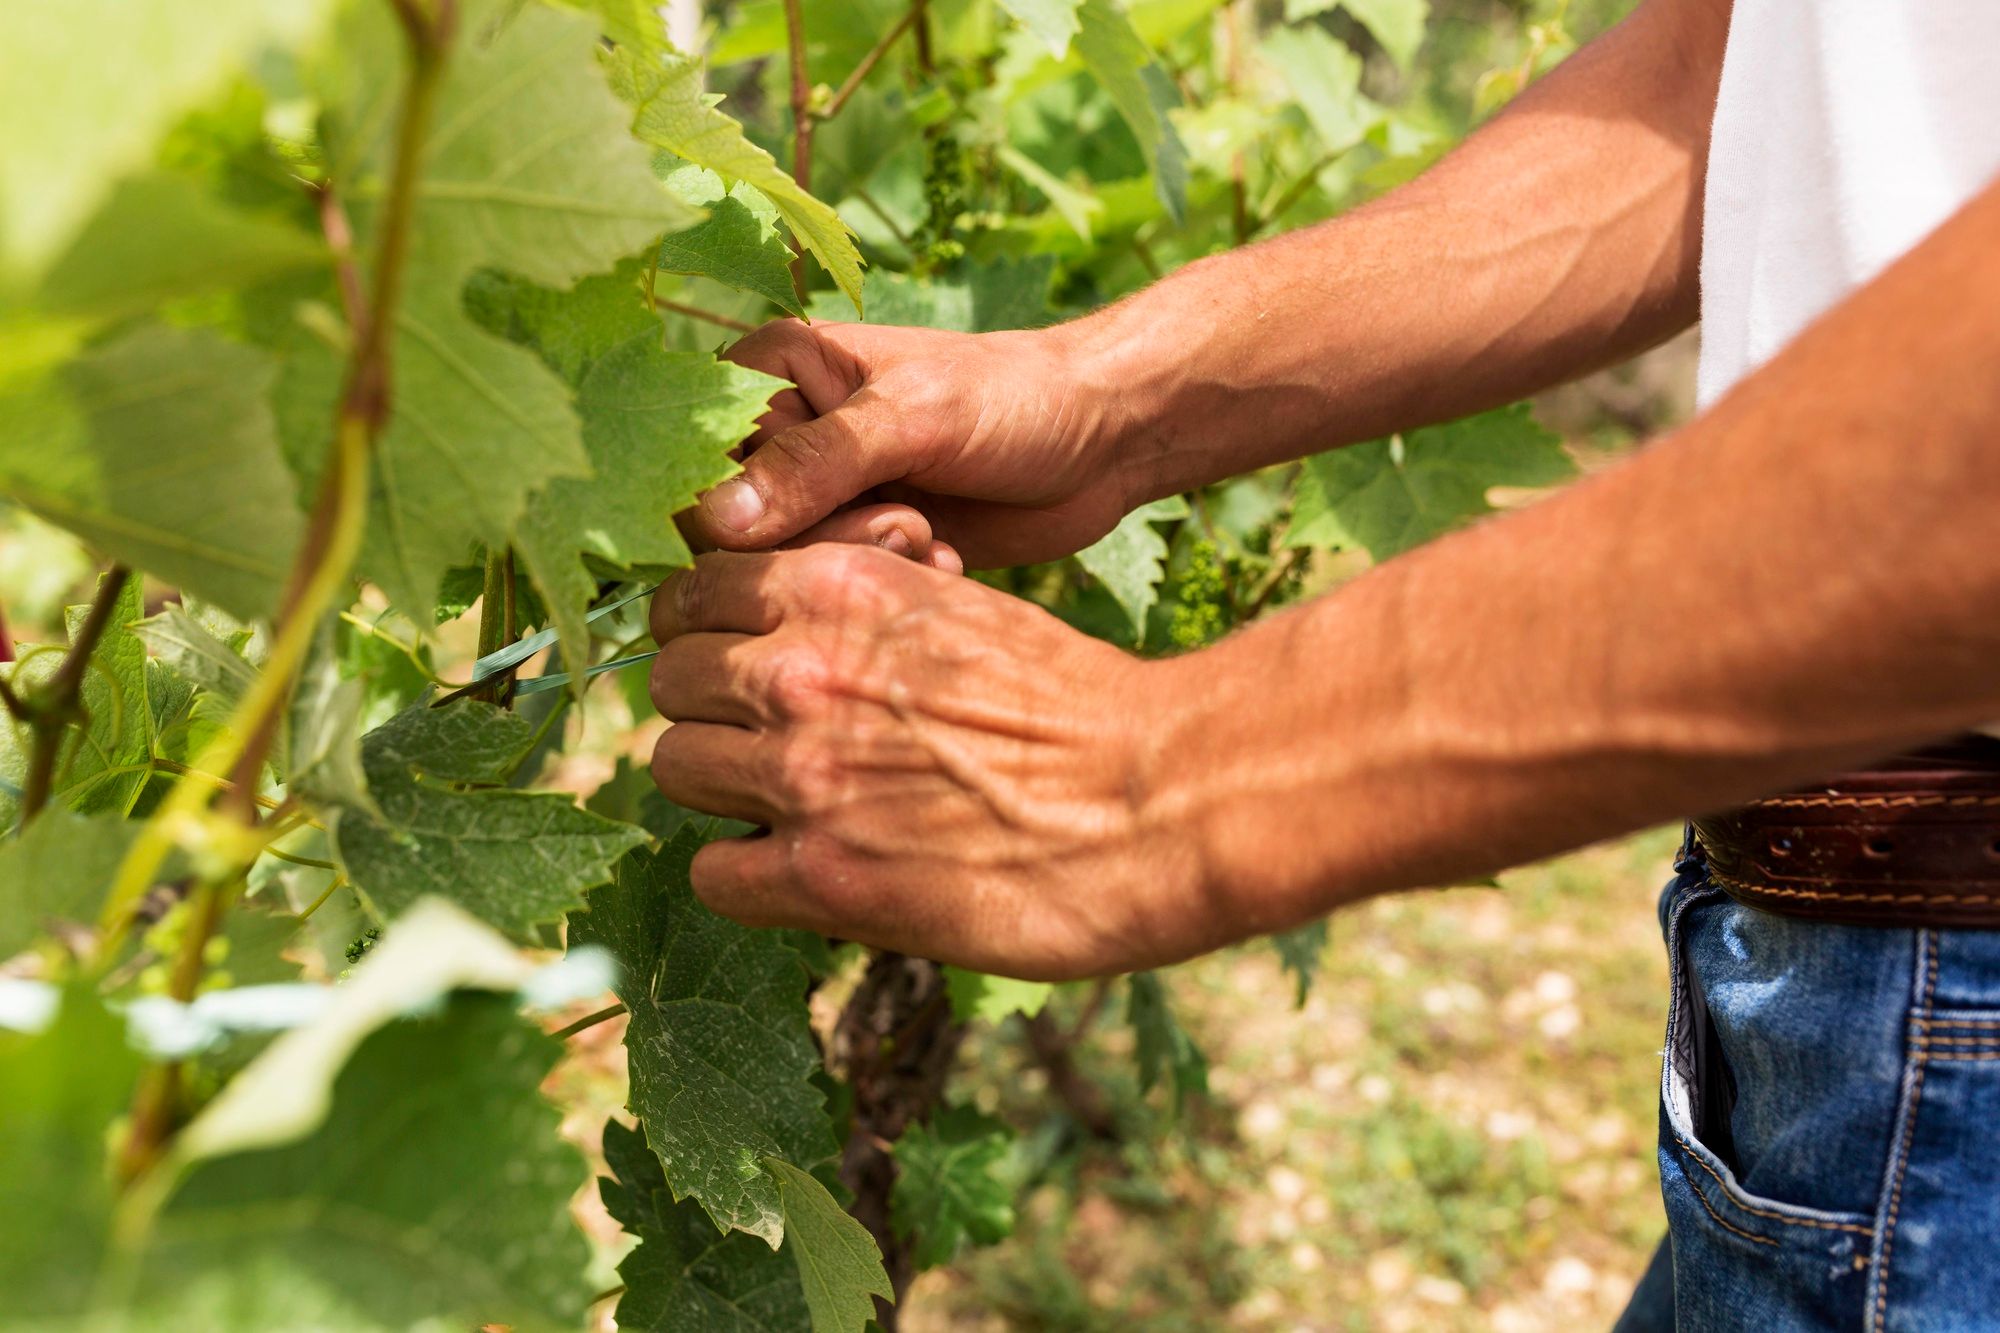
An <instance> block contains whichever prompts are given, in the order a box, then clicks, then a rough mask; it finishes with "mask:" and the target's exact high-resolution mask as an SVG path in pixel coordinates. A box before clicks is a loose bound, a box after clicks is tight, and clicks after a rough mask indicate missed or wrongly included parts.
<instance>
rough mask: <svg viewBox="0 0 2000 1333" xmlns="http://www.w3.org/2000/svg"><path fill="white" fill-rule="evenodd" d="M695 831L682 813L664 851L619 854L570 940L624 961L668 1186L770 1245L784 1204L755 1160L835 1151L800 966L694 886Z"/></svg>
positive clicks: (776, 941)
mask: <svg viewBox="0 0 2000 1333" xmlns="http://www.w3.org/2000/svg"><path fill="white" fill-rule="evenodd" d="M700 845H701V841H700V839H699V837H698V836H697V835H696V834H695V833H694V831H693V830H692V829H690V828H688V827H685V826H683V827H682V828H681V829H680V830H679V831H678V832H677V833H676V834H675V835H674V837H673V839H672V840H671V841H670V842H668V843H666V844H665V845H664V846H663V847H662V848H661V849H660V850H659V851H658V852H653V851H649V850H646V849H644V848H641V849H639V850H636V851H633V852H631V853H629V854H627V855H626V857H625V859H624V860H622V861H620V862H619V863H618V869H617V875H616V877H615V878H614V879H613V881H612V883H611V884H609V885H607V886H606V887H604V888H601V889H598V890H597V891H596V892H594V893H592V894H591V895H590V909H589V911H587V912H580V913H577V914H575V915H573V916H571V917H570V940H571V943H572V945H575V944H578V943H586V944H597V945H601V946H602V947H604V948H605V949H608V950H609V951H610V952H611V954H612V956H613V957H615V958H616V959H617V960H618V964H619V972H620V980H619V982H618V985H617V987H616V989H617V992H618V998H619V999H620V1000H623V1001H624V1002H625V1007H626V1008H627V1009H628V1010H630V1011H631V1013H630V1018H629V1019H628V1026H627V1028H626V1033H625V1049H626V1056H627V1059H628V1061H629V1064H630V1070H631V1083H632V1093H631V1106H632V1109H633V1111H634V1112H635V1113H636V1114H637V1115H638V1116H639V1119H640V1121H641V1122H642V1123H643V1124H644V1125H645V1127H646V1139H647V1142H649V1143H651V1144H652V1145H653V1150H654V1152H656V1153H657V1154H658V1155H659V1158H660V1164H661V1167H662V1168H663V1169H664V1171H665V1172H666V1178H667V1182H668V1184H669V1185H671V1186H672V1188H673V1191H674V1194H675V1195H676V1196H677V1197H680V1198H689V1197H692V1198H693V1199H695V1200H696V1201H697V1202H698V1203H700V1204H701V1206H702V1208H703V1209H704V1210H705V1211H706V1212H707V1213H708V1215H709V1216H710V1217H711V1218H713V1219H714V1221H715V1224H716V1225H717V1226H718V1227H721V1228H723V1229H725V1230H727V1229H729V1228H732V1227H734V1228H736V1229H739V1230H742V1231H748V1232H750V1233H751V1234H753V1235H756V1236H759V1237H761V1238H763V1240H764V1241H765V1242H766V1243H767V1244H769V1245H771V1246H772V1247H774V1248H775V1247H776V1246H777V1244H778V1243H779V1241H780V1240H781V1239H782V1238H783V1237H784V1234H785V1209H784V1204H783V1201H782V1200H781V1199H780V1198H779V1193H778V1186H777V1181H776V1179H775V1178H774V1177H773V1176H772V1175H771V1174H769V1173H768V1172H766V1171H764V1170H762V1169H761V1168H760V1163H761V1162H763V1161H764V1159H765V1158H767V1157H782V1158H784V1159H785V1160H787V1161H790V1162H793V1163H797V1164H799V1165H801V1166H803V1167H805V1168H808V1169H810V1168H811V1167H814V1166H817V1165H818V1164H820V1163H821V1162H823V1161H825V1160H827V1159H828V1158H829V1157H831V1156H832V1155H833V1152H834V1140H833V1132H832V1129H831V1127H830V1126H829V1124H828V1122H827V1117H826V1111H825V1109H824V1107H823V1106H822V1102H821V1097H820V1093H819V1090H818V1089H817V1088H815V1087H814V1086H813V1084H812V1083H811V1082H810V1078H811V1075H812V1073H813V1071H814V1070H815V1069H817V1068H818V1067H819V1053H818V1050H817V1049H816V1048H815V1047H814V1045H813V1040H812V1032H811V1028H810V1026H809V1024H808V1022H807V1016H806V971H805V967H804V966H803V964H801V963H800V961H799V957H798V955H797V954H795V953H793V952H792V950H791V949H789V948H787V947H786V946H785V945H784V943H783V942H782V940H781V939H780V937H779V936H778V934H777V933H776V932H773V931H760V930H750V929H748V928H746V927H743V926H739V925H737V924H736V923H735V922H733V921H729V920H727V919H725V918H723V917H719V916H717V915H715V913H713V912H711V911H709V910H708V909H707V908H706V907H703V906H702V905H701V903H700V902H699V901H698V900H697V899H696V898H695V896H694V890H693V889H692V888H691V887H690V886H689V883H688V866H689V864H690V862H692V860H693V859H694V854H695V851H696V850H697V849H698V848H699V847H700Z"/></svg>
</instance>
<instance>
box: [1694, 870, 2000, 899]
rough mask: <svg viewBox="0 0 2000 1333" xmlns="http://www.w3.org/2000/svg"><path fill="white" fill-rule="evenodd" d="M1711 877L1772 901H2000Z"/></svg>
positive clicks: (1973, 895)
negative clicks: (1796, 886) (1784, 886)
mask: <svg viewBox="0 0 2000 1333" xmlns="http://www.w3.org/2000/svg"><path fill="white" fill-rule="evenodd" d="M1708 877H1709V878H1710V879H1711V880H1714V881H1715V882H1716V883H1717V884H1720V885H1721V886H1722V887H1723V888H1725V889H1734V890H1736V891H1737V892H1738V893H1746V894H1750V895H1752V896H1753V897H1754V896H1759V895H1761V896H1764V897H1770V898H1824V899H1828V900H1830V901H1834V902H1850V903H1942V904H1946V905H1950V904H1954V903H1994V902H2000V894H1993V893H1961V894H1950V893H1841V892H1838V891H1836V890H1826V889H1781V888H1773V887H1767V886H1765V885H1761V884H1746V883H1745V882H1743V881H1742V880H1740V879H1732V878H1731V877H1730V876H1728V875H1725V874H1722V873H1721V872H1720V871H1718V870H1716V869H1715V867H1713V866H1710V867H1709V871H1708Z"/></svg>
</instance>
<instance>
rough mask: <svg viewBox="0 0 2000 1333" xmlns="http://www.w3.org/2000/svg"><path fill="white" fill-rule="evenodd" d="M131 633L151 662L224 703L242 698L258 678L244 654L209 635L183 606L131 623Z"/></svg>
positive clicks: (173, 607)
mask: <svg viewBox="0 0 2000 1333" xmlns="http://www.w3.org/2000/svg"><path fill="white" fill-rule="evenodd" d="M132 633H134V634H136V635H138V636H139V641H140V642H141V643H144V644H145V645H146V646H147V647H148V648H150V649H152V651H153V657H154V660H156V661H159V662H163V663H165V664H166V665H167V666H168V667H170V668H172V669H173V671H174V672H175V674H177V675H179V676H180V677H181V679H183V680H185V681H187V682H188V683H189V684H191V685H193V686H195V687H196V688H197V689H203V690H207V691H209V692H210V693H211V694H214V695H217V696H219V697H220V698H221V699H223V700H224V701H225V702H227V703H232V704H233V703H235V702H236V701H237V700H238V699H241V698H242V697H243V692H244V691H245V690H248V689H249V688H250V686H251V683H252V682H254V681H255V680H256V679H257V669H256V668H255V667H253V666H251V665H250V663H249V662H247V661H245V660H244V658H243V654H241V653H239V652H237V651H236V650H235V649H234V648H231V647H230V646H229V645H228V644H226V643H224V642H223V641H222V640H221V639H218V638H216V637H215V635H213V634H211V633H209V632H208V629H207V628H206V627H205V626H204V625H203V624H202V623H201V622H200V621H198V620H196V619H195V618H194V616H192V615H190V614H189V613H188V610H187V608H186V607H185V606H180V605H176V606H169V607H167V608H166V609H165V610H163V611H161V612H160V613H159V614H158V615H155V616H148V617H147V618H146V619H144V620H137V621H134V622H133V623H132Z"/></svg>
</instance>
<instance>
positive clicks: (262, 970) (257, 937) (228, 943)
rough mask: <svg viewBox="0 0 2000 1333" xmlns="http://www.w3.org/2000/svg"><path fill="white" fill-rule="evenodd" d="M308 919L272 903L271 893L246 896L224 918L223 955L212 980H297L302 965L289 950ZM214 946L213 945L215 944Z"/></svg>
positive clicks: (245, 982)
mask: <svg viewBox="0 0 2000 1333" xmlns="http://www.w3.org/2000/svg"><path fill="white" fill-rule="evenodd" d="M304 924H305V923H304V921H303V920H302V919H301V918H299V917H296V916H294V915H292V914H291V913H290V912H284V911H279V910H277V909H276V908H275V907H273V906H272V903H271V897H270V895H266V896H263V897H257V898H250V899H246V900H245V901H243V902H239V903H237V904H236V906H234V907H232V908H231V909H230V910H229V915H228V916H227V917H225V918H223V923H222V932H221V934H220V936H218V938H219V939H220V940H221V942H222V944H221V948H220V949H216V950H214V952H216V953H217V954H218V955H219V956H218V957H217V958H216V959H215V963H214V967H213V969H212V970H211V971H210V972H209V974H208V975H209V981H210V984H212V985H215V986H221V987H230V986H264V985H270V984H272V983H274V982H283V981H297V980H298V979H299V965H298V964H297V963H294V962H292V961H291V960H290V959H288V958H286V957H285V950H287V949H289V948H291V947H292V945H293V943H294V942H295V941H297V939H298V938H299V932H300V930H301V928H302V927H303V926H304ZM211 947H213V946H211Z"/></svg>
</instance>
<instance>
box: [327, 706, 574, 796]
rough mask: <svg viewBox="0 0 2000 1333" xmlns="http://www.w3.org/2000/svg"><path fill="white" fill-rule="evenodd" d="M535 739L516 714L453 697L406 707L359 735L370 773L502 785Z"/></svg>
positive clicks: (365, 762)
mask: <svg viewBox="0 0 2000 1333" xmlns="http://www.w3.org/2000/svg"><path fill="white" fill-rule="evenodd" d="M534 741H535V728H534V726H533V724H531V723H530V722H529V721H528V720H527V719H526V718H524V717H522V716H520V715H519V714H518V713H510V712H508V711H507V710H506V709H504V708H495V707H494V706H493V705H492V704H489V703H482V702H480V701H479V700H477V699H456V700H453V701H452V702H451V703H448V704H446V705H445V706H444V707H442V708H433V707H431V706H430V705H428V704H417V705H415V706H414V707H410V708H405V709H404V710H403V711H402V712H400V713H398V714H396V715H395V716H394V717H392V718H390V719H389V720H388V721H387V722H384V723H383V724H382V725H381V726H379V727H377V728H375V729H374V730H373V731H371V732H369V733H368V734H367V735H366V736H364V737H362V740H361V756H362V763H363V764H364V765H365V766H366V768H367V771H368V773H369V774H370V776H373V775H374V774H375V773H376V772H377V771H379V770H382V769H395V768H401V769H405V770H416V771H418V772H420V773H422V774H423V775H424V776H425V777H429V778H435V779H437V780H439V781H441V782H482V783H487V784H491V785H503V784H505V783H506V782H508V781H509V780H510V779H512V777H513V776H514V769H515V768H516V767H517V766H518V765H519V764H520V762H521V760H522V758H523V757H524V756H525V755H526V754H527V753H528V747H529V746H530V745H532V744H534Z"/></svg>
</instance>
